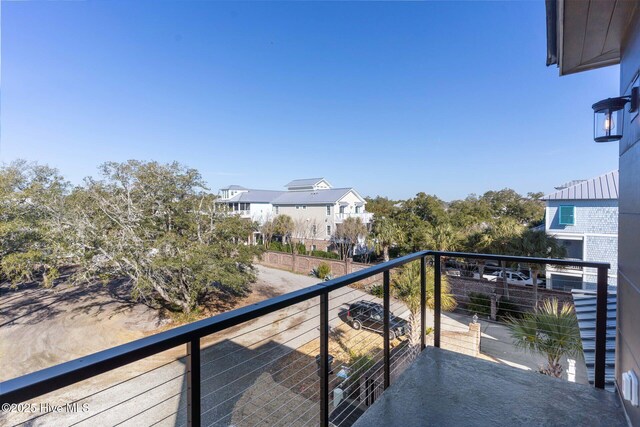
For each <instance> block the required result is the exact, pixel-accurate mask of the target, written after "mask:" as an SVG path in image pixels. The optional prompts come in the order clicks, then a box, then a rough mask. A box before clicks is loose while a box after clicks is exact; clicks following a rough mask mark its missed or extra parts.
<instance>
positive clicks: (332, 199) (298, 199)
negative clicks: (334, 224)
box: [272, 188, 353, 205]
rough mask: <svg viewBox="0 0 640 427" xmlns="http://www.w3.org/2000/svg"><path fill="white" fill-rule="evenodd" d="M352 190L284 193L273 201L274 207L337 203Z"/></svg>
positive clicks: (332, 189)
mask: <svg viewBox="0 0 640 427" xmlns="http://www.w3.org/2000/svg"><path fill="white" fill-rule="evenodd" d="M350 191H353V189H352V188H330V189H327V190H313V191H284V192H282V193H281V194H280V195H279V196H278V197H276V198H275V199H274V200H273V202H272V203H273V204H274V205H303V204H306V205H313V204H327V203H336V202H337V201H338V200H340V199H341V198H343V197H344V196H345V195H346V194H347V193H349V192H350Z"/></svg>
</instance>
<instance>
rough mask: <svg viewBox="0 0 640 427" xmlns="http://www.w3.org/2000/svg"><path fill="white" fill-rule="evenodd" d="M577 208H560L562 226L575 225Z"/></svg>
mask: <svg viewBox="0 0 640 427" xmlns="http://www.w3.org/2000/svg"><path fill="white" fill-rule="evenodd" d="M575 223H576V207H575V206H560V225H575Z"/></svg>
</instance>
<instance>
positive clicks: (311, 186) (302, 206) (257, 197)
mask: <svg viewBox="0 0 640 427" xmlns="http://www.w3.org/2000/svg"><path fill="white" fill-rule="evenodd" d="M285 187H286V188H287V190H286V191H278V190H257V189H247V188H244V187H242V186H239V185H230V186H228V187H225V188H222V189H220V192H219V200H218V205H219V206H220V205H222V206H224V207H225V209H226V210H227V211H229V212H231V213H233V214H237V215H240V216H241V217H243V218H248V219H251V220H252V221H255V222H257V223H258V224H260V225H262V224H264V223H265V222H266V221H269V220H271V219H273V218H274V217H276V216H277V215H289V216H290V217H291V218H293V220H294V222H296V223H297V224H298V227H296V228H298V231H297V234H299V236H294V237H295V238H296V240H298V241H301V242H303V243H305V245H307V242H309V244H308V246H309V248H308V249H310V250H314V249H324V250H326V249H327V248H328V246H329V245H330V241H331V239H332V236H333V235H334V233H335V231H336V228H337V227H339V226H340V224H342V223H343V222H344V220H345V219H347V218H359V219H360V220H361V221H362V222H363V223H364V224H369V223H370V222H371V220H372V214H371V213H369V212H366V210H365V205H366V201H365V200H364V198H363V197H362V196H361V195H360V194H358V192H357V191H356V190H355V189H353V188H350V187H345V188H333V186H332V185H331V184H330V183H329V182H328V181H327V180H325V179H324V178H306V179H296V180H293V181H291V182H289V183H288V184H286V185H285ZM258 238H259V233H257V234H256V235H255V236H254V240H256V239H258Z"/></svg>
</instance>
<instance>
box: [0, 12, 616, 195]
mask: <svg viewBox="0 0 640 427" xmlns="http://www.w3.org/2000/svg"><path fill="white" fill-rule="evenodd" d="M1 24H2V81H1V87H2V92H1V96H2V98H1V117H0V120H1V122H0V124H1V132H2V133H1V141H0V160H1V161H3V162H9V161H12V160H14V159H16V158H25V159H28V160H33V161H38V162H39V163H47V164H49V165H51V166H55V167H57V168H59V169H60V170H61V172H62V173H63V174H64V175H65V176H66V177H67V178H69V179H70V180H71V181H72V182H75V183H79V182H81V180H82V178H83V177H85V176H87V175H95V174H96V166H97V165H99V164H100V163H102V162H104V161H107V160H115V161H124V160H127V159H132V158H133V159H146V160H151V159H153V160H158V161H162V162H168V161H173V160H177V161H179V162H181V163H184V164H186V165H188V166H191V167H195V168H197V169H199V170H200V172H201V173H202V174H203V176H204V178H205V179H206V181H207V182H208V183H209V185H210V187H212V188H213V189H216V190H217V189H218V188H219V187H221V186H224V185H227V184H241V185H244V186H247V187H252V188H272V189H282V186H283V185H284V184H286V183H287V182H288V181H290V180H291V179H294V178H305V177H320V176H323V177H325V178H327V179H328V180H329V181H330V182H331V183H332V184H333V185H334V186H340V187H343V186H353V187H355V188H356V189H357V190H358V191H359V192H360V193H361V194H363V195H370V196H374V195H377V194H380V195H385V196H388V197H391V198H406V197H411V196H413V195H414V194H415V193H417V192H419V191H424V192H427V193H430V194H436V195H438V196H439V197H441V198H443V199H445V200H451V199H455V198H462V197H465V196H466V195H467V194H469V193H472V192H473V193H482V192H484V191H487V190H490V189H501V188H504V187H511V188H514V189H516V190H518V191H520V192H523V193H526V192H529V191H551V190H552V189H553V186H554V185H558V184H561V183H563V182H566V181H570V180H572V179H576V178H589V177H592V176H596V175H599V174H601V173H604V172H607V171H609V170H613V169H616V168H617V164H618V163H617V162H618V160H617V159H618V156H617V153H618V144H617V143H610V144H596V143H594V142H593V139H592V126H593V125H592V120H593V114H592V110H591V104H592V103H594V102H596V101H598V100H600V99H602V98H607V97H610V96H617V94H618V90H619V87H618V86H619V83H618V70H617V67H609V68H606V69H602V70H595V71H590V72H587V73H581V74H578V75H573V76H566V77H562V78H560V77H558V71H557V68H555V67H551V68H547V67H545V54H546V38H545V37H546V35H545V15H544V2H543V1H532V2H481V1H477V2H471V1H467V2H460V3H457V2H424V3H418V2H410V3H397V2H392V3H383V2H373V3H370V2H353V3H344V2H330V3H318V2H303V3H296V2H283V3H264V2H252V3H237V2H206V1H203V2H195V1H193V2H170V1H153V2H151V1H150V2H144V1H127V2H117V1H108V2H63V1H55V2H44V1H43V2H40V1H36V2H3V4H2V22H1Z"/></svg>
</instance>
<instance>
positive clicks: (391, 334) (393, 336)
mask: <svg viewBox="0 0 640 427" xmlns="http://www.w3.org/2000/svg"><path fill="white" fill-rule="evenodd" d="M395 339H396V333H395V332H393V331H389V341H393V340H395Z"/></svg>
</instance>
